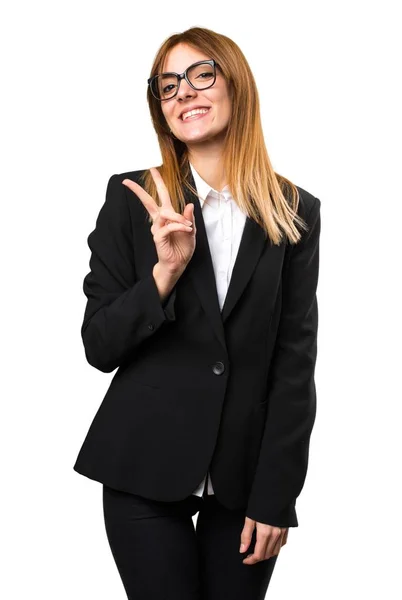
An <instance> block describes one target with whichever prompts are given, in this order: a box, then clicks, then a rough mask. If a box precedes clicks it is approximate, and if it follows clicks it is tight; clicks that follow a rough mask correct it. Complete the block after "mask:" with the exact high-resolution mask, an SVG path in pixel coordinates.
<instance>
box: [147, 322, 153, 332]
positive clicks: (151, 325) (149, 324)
mask: <svg viewBox="0 0 402 600" xmlns="http://www.w3.org/2000/svg"><path fill="white" fill-rule="evenodd" d="M148 329H150V330H151V331H153V330H154V324H153V323H148Z"/></svg>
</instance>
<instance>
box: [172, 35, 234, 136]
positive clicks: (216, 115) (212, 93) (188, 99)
mask: <svg viewBox="0 0 402 600" xmlns="http://www.w3.org/2000/svg"><path fill="white" fill-rule="evenodd" d="M210 59H211V57H210V56H207V55H206V54H204V53H203V52H200V51H199V50H196V49H194V48H192V47H191V46H187V45H185V44H178V45H177V46H175V47H174V48H172V50H171V51H170V52H169V54H168V55H167V57H166V61H165V64H164V65H163V69H162V71H163V72H164V73H166V72H168V71H173V72H175V73H183V72H184V71H185V69H186V68H187V67H189V66H190V65H192V64H193V63H195V62H198V61H199V60H210ZM161 107H162V112H163V114H164V116H165V119H166V122H167V124H168V127H169V129H171V131H172V132H173V134H174V135H175V136H176V137H177V138H178V139H179V140H181V141H182V142H184V143H185V144H186V145H188V146H191V145H192V144H199V143H203V142H210V141H212V140H213V141H218V140H221V139H223V137H224V134H225V131H226V129H227V126H228V123H229V119H230V114H231V101H230V96H229V89H228V85H227V83H226V80H225V78H224V77H223V75H222V73H221V72H220V70H219V68H218V67H217V68H216V81H215V83H214V85H213V86H212V87H210V88H208V89H206V90H194V89H193V88H192V87H191V86H190V85H189V84H188V83H187V81H186V80H185V79H182V80H181V82H180V87H179V91H178V92H177V95H176V96H175V97H174V98H170V99H169V100H164V101H163V102H161ZM194 108H206V109H208V111H207V112H206V113H204V114H201V113H199V114H195V115H193V116H190V117H186V112H188V111H190V110H192V109H194ZM183 116H184V119H183Z"/></svg>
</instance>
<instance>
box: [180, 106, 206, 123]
mask: <svg viewBox="0 0 402 600" xmlns="http://www.w3.org/2000/svg"><path fill="white" fill-rule="evenodd" d="M209 110H210V107H209V106H194V107H193V108H187V109H186V110H183V112H182V113H181V114H180V119H181V120H182V121H186V120H187V119H189V118H191V117H192V116H194V115H204V114H207V112H209Z"/></svg>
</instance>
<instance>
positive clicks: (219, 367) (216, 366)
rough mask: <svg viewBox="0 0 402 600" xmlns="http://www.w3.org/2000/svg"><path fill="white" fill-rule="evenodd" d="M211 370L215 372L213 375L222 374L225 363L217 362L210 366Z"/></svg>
mask: <svg viewBox="0 0 402 600" xmlns="http://www.w3.org/2000/svg"><path fill="white" fill-rule="evenodd" d="M212 370H213V372H214V373H215V375H222V373H223V372H224V370H225V365H224V364H223V362H220V361H219V362H217V363H215V364H214V366H213V367H212Z"/></svg>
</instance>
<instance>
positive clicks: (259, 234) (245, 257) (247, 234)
mask: <svg viewBox="0 0 402 600" xmlns="http://www.w3.org/2000/svg"><path fill="white" fill-rule="evenodd" d="M266 243H267V239H266V238H265V235H264V230H263V229H262V227H260V226H259V225H258V223H256V222H255V221H253V220H252V219H250V218H249V217H247V219H246V222H245V225H244V230H243V235H242V238H241V241H240V246H239V251H238V253H237V257H236V261H235V264H234V267H233V272H232V277H231V279H230V282H229V289H228V291H227V294H226V298H225V302H224V304H223V308H222V321H223V322H225V321H226V320H227V318H228V317H229V315H230V313H231V312H232V310H233V308H234V307H235V306H236V303H237V302H238V300H239V299H240V296H241V295H242V293H243V292H244V290H245V288H246V285H247V283H248V282H249V280H250V278H251V276H252V274H253V271H254V269H255V267H256V266H257V263H258V261H259V259H260V256H261V254H262V251H263V249H264V246H265V244H266Z"/></svg>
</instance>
